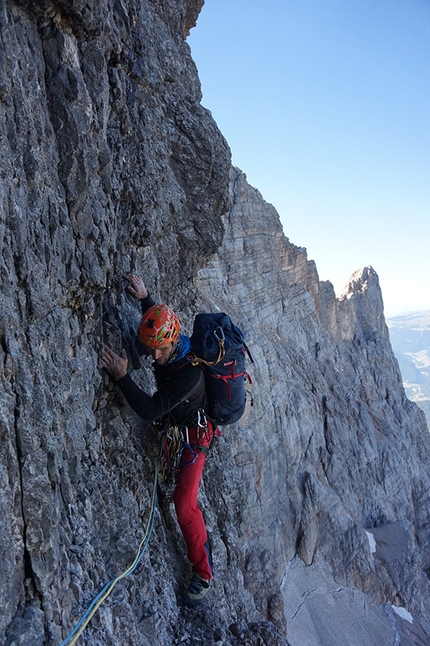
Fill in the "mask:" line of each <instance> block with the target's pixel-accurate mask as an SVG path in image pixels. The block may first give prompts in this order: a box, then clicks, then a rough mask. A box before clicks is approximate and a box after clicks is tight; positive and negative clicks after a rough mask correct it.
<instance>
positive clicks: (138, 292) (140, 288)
mask: <svg viewBox="0 0 430 646" xmlns="http://www.w3.org/2000/svg"><path fill="white" fill-rule="evenodd" d="M125 278H126V279H127V280H128V282H129V283H130V285H128V287H127V289H128V291H129V292H130V294H133V296H135V297H136V298H138V299H139V300H142V298H146V297H147V296H148V290H147V289H146V287H145V283H144V282H143V280H142V278H141V276H139V275H138V274H127V276H125Z"/></svg>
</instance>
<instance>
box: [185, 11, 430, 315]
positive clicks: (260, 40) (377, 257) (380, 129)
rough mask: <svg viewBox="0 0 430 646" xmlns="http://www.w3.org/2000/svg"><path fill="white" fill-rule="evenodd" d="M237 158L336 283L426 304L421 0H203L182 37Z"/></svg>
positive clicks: (397, 306) (429, 160) (429, 266)
mask: <svg viewBox="0 0 430 646" xmlns="http://www.w3.org/2000/svg"><path fill="white" fill-rule="evenodd" d="M188 43H189V45H190V46H191V50H192V54H193V58H194V60H195V62H196V65H197V68H198V70H199V75H200V80H201V82H202V91H203V101H202V103H203V105H204V106H205V107H207V108H208V109H209V110H211V112H212V114H213V116H214V118H215V120H216V122H217V123H218V126H219V127H220V129H221V131H222V132H223V134H224V136H225V137H226V139H227V141H228V143H229V145H230V147H231V150H232V156H233V163H234V164H235V165H236V166H238V167H239V168H240V169H241V170H242V171H244V172H245V173H246V175H247V178H248V181H249V183H250V184H252V185H253V186H255V187H256V188H258V189H259V190H260V192H261V193H262V195H263V197H264V199H265V200H266V201H267V202H270V203H272V204H273V205H274V206H275V208H276V209H277V211H278V213H279V215H280V218H281V221H282V224H283V227H284V232H285V235H286V236H287V237H288V238H289V239H290V241H291V242H293V243H294V244H296V245H298V246H301V247H306V248H307V251H308V257H309V258H310V259H313V260H315V262H316V265H317V268H318V273H319V276H320V279H321V280H330V281H331V282H332V283H333V285H334V287H335V289H336V292H340V291H341V289H342V287H343V286H344V285H345V283H346V282H347V281H348V279H349V277H350V276H351V274H352V273H353V272H354V271H355V270H356V269H359V268H361V267H364V266H366V265H372V267H373V268H374V269H375V270H376V272H377V273H378V275H379V278H380V282H381V287H382V293H383V298H384V304H385V313H386V315H387V316H392V315H395V314H398V313H400V312H404V311H411V310H422V309H427V310H430V2H429V0H377V1H375V0H206V2H205V5H204V7H203V9H202V12H201V14H200V17H199V19H198V23H197V27H196V28H195V29H193V30H192V31H191V35H190V37H189V38H188Z"/></svg>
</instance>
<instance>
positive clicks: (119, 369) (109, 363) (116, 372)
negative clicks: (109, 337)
mask: <svg viewBox="0 0 430 646" xmlns="http://www.w3.org/2000/svg"><path fill="white" fill-rule="evenodd" d="M102 365H103V368H106V370H107V371H108V373H109V374H110V375H112V377H113V378H114V379H115V381H118V379H121V377H124V376H125V375H126V374H127V365H128V359H127V354H126V352H125V350H122V352H121V356H119V355H118V354H115V352H114V351H113V350H111V349H110V348H108V347H107V346H106V345H105V347H104V352H103V356H102Z"/></svg>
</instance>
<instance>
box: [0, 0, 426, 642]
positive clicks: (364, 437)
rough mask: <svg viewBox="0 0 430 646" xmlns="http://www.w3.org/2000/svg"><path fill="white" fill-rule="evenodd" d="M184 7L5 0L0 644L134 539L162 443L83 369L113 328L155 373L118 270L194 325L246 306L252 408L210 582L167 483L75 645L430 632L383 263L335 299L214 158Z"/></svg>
mask: <svg viewBox="0 0 430 646" xmlns="http://www.w3.org/2000/svg"><path fill="white" fill-rule="evenodd" d="M202 4H203V3H202V0H188V1H187V0H175V1H173V0H97V1H96V2H93V3H88V2H86V1H85V0H71V1H70V0H69V1H67V2H66V1H65V0H52V1H51V0H44V1H43V2H40V1H39V2H33V1H32V0H16V1H12V0H0V25H1V32H0V38H1V48H0V56H1V65H0V111H1V120H0V155H1V167H0V200H1V210H0V213H1V228H0V232H1V242H2V256H1V274H0V279H1V294H2V298H1V310H0V315H1V322H0V326H1V327H0V339H1V344H0V359H1V364H2V368H3V370H2V374H1V386H2V397H1V405H0V414H1V426H0V429H1V443H0V465H1V467H0V477H1V502H2V511H3V513H2V520H1V523H0V546H1V560H0V563H1V565H0V568H1V577H0V598H1V608H2V612H1V615H0V643H1V644H4V645H5V646H6V645H7V646H13V645H15V644H25V645H28V646H42V645H50V646H51V645H54V644H59V643H60V642H61V640H62V639H64V638H65V637H66V635H67V634H68V632H69V631H70V629H71V628H72V627H73V626H74V625H75V624H76V622H77V620H78V619H79V617H80V616H81V614H82V613H83V612H84V611H85V610H86V608H87V607H88V605H89V603H90V602H91V600H92V599H93V598H94V597H95V595H96V594H97V593H98V592H100V590H101V589H102V588H103V586H104V584H105V583H106V582H107V581H108V580H110V579H111V578H112V577H114V576H116V575H117V574H119V573H120V572H122V571H123V570H124V569H125V568H126V567H127V566H128V565H129V564H130V563H131V562H132V561H133V558H134V556H135V553H136V550H137V548H138V545H139V543H140V540H141V538H142V536H143V533H144V528H145V524H146V520H147V517H148V513H149V508H150V501H151V495H152V482H153V474H154V459H155V456H156V452H157V447H156V439H155V437H154V434H153V431H152V428H151V426H150V425H146V424H144V423H142V421H141V420H139V418H137V416H135V415H134V413H133V412H132V411H130V408H129V407H128V406H127V405H126V404H125V403H124V401H123V400H122V398H121V396H120V395H119V394H118V392H117V391H116V389H115V387H114V386H113V385H112V384H111V382H110V381H109V379H108V378H107V376H106V375H105V374H103V372H102V370H101V368H100V362H99V356H100V351H101V348H102V345H103V343H104V342H107V343H109V344H110V345H112V346H113V347H115V348H117V349H120V347H121V345H122V344H124V346H125V347H126V349H127V350H128V352H129V355H130V359H131V362H130V363H131V369H134V370H136V373H135V376H136V378H138V379H140V380H141V383H142V384H143V385H144V386H146V387H148V388H149V387H151V381H150V371H149V369H148V367H147V365H146V364H145V363H144V362H142V366H141V367H140V364H139V359H138V357H136V356H135V355H134V353H133V345H132V338H133V334H134V331H135V328H136V323H137V322H138V320H139V312H138V309H137V308H136V306H135V303H133V302H132V299H131V298H130V297H129V296H127V295H126V293H125V291H124V287H125V285H124V282H125V281H124V280H123V279H122V276H123V275H124V274H125V273H126V272H128V271H130V270H132V271H133V270H138V271H139V272H141V273H142V274H143V275H144V276H145V279H146V281H147V283H148V285H149V287H150V289H151V291H152V293H153V294H154V295H157V294H160V295H161V296H162V297H163V299H165V300H168V301H169V302H170V303H171V305H172V306H173V307H175V308H176V310H177V311H178V313H179V314H180V315H181V318H182V320H183V323H184V326H185V328H186V329H188V330H189V329H190V326H191V322H192V318H193V316H194V314H195V313H196V312H197V311H202V310H205V309H208V308H209V309H216V308H219V309H223V310H226V311H228V312H229V313H230V314H231V315H232V316H233V317H234V318H235V319H236V320H237V321H238V323H239V324H240V325H241V326H242V327H243V329H244V330H245V332H246V334H247V338H248V342H249V345H250V347H251V351H252V353H253V356H254V360H255V363H254V364H253V366H252V368H251V371H252V374H253V378H254V384H253V386H252V389H253V406H251V405H250V406H249V407H248V408H247V411H246V414H245V416H244V418H243V419H242V420H241V422H240V424H238V425H235V426H233V427H229V428H228V429H227V428H226V429H225V430H224V433H223V438H222V439H221V440H220V442H219V445H218V446H217V448H216V449H214V451H213V455H212V458H211V459H210V460H209V461H208V465H207V469H206V473H205V477H204V482H203V486H202V492H201V501H202V507H203V509H204V512H205V516H206V519H207V524H208V529H209V532H210V535H211V546H212V551H213V559H214V564H215V569H216V577H215V584H214V588H213V590H212V591H211V598H210V600H208V602H207V603H206V602H205V603H204V604H202V607H200V608H198V609H197V610H194V611H192V610H186V609H184V608H182V607H181V606H180V605H179V604H178V602H177V595H178V594H179V593H180V591H181V589H182V586H183V584H184V581H186V579H187V576H188V570H187V569H188V565H187V562H186V559H185V556H184V549H183V543H182V538H181V535H180V533H179V532H178V530H177V526H176V521H175V518H174V512H173V509H171V508H170V506H169V504H168V503H166V502H165V501H163V500H162V499H160V500H159V505H158V507H157V511H156V517H155V524H154V530H153V533H152V536H151V541H150V544H149V547H148V549H147V552H146V553H145V556H144V558H143V559H142V562H141V563H140V565H139V567H138V569H137V571H136V572H135V573H134V574H133V575H131V576H130V577H129V578H127V579H125V580H124V581H122V582H121V583H120V584H118V586H117V588H116V589H115V591H114V592H113V593H112V595H111V596H110V597H109V599H108V600H107V601H106V602H105V603H104V604H103V605H102V606H101V608H100V610H99V612H98V613H97V614H96V616H95V617H94V618H93V619H92V621H91V623H90V625H89V626H88V628H87V630H86V632H85V634H84V636H83V637H82V638H81V639H82V643H86V644H91V645H92V646H96V645H97V646H101V645H109V644H112V645H113V644H115V645H119V644H120V645H121V646H123V645H124V646H126V645H141V646H146V645H148V646H149V645H153V644H160V645H169V644H176V643H177V644H179V643H182V644H190V645H191V644H215V643H218V644H226V645H228V644H232V645H233V644H240V643H245V644H267V645H272V644H287V643H290V644H292V646H295V645H296V644H297V645H298V644H300V645H303V644H306V646H313V645H314V644H315V646H316V645H321V646H336V645H337V644H339V645H342V646H345V644H351V645H352V644H354V645H357V646H361V645H363V646H364V644H372V645H373V644H375V646H376V645H378V646H379V645H380V644H382V643H383V644H393V645H394V644H397V643H400V640H403V641H401V643H402V644H426V643H429V641H430V628H429V617H430V608H429V602H428V599H429V592H430V590H429V587H430V582H429V572H430V555H429V545H430V536H429V532H430V518H429V515H430V511H429V509H430V505H429V491H430V477H429V474H428V462H429V455H430V442H429V436H428V432H427V429H426V426H425V422H424V420H423V414H422V413H421V412H420V411H419V409H418V408H417V407H416V406H415V405H414V404H412V403H411V402H409V401H408V400H407V399H406V397H405V394H404V391H403V387H402V384H401V379H400V375H399V370H398V366H397V363H396V361H395V359H394V357H393V354H392V351H391V347H390V344H389V340H388V334H387V329H386V326H385V321H384V316H383V307H382V298H381V293H380V290H379V285H378V279H377V276H376V274H375V272H374V271H373V270H372V269H371V268H365V269H364V270H361V271H360V272H357V274H355V275H354V276H353V277H352V279H351V282H350V283H349V285H348V287H347V290H346V291H345V293H344V294H343V295H342V296H341V297H340V298H339V299H336V297H335V295H334V292H333V289H332V286H331V285H330V283H322V282H320V281H319V279H318V275H317V271H316V268H315V265H314V263H313V262H310V261H308V260H307V257H306V251H305V249H303V248H298V247H296V246H294V245H293V244H291V243H290V242H289V241H288V239H287V238H285V237H284V235H283V232H282V229H281V226H280V223H279V218H278V216H277V214H276V212H275V210H274V209H273V208H272V207H271V206H270V205H268V204H266V203H265V202H264V200H263V199H262V198H261V196H260V195H259V193H258V191H256V190H255V189H253V188H251V187H250V186H248V184H247V182H246V179H245V176H244V175H243V174H242V173H241V172H240V171H238V170H237V169H232V168H231V164H230V153H229V149H228V146H227V144H226V142H225V140H224V139H223V137H222V135H221V134H220V132H219V131H218V129H217V127H216V124H215V123H214V121H213V119H212V117H211V115H210V113H209V112H208V111H207V110H205V109H204V108H203V107H202V106H201V105H200V100H201V93H200V87H199V81H198V77H197V72H196V69H195V66H194V64H193V61H192V59H191V57H190V51H189V47H188V45H187V43H186V41H185V40H184V38H185V37H186V35H187V33H188V31H189V29H190V28H191V27H192V26H193V25H194V23H195V21H196V19H197V16H198V12H199V10H200V8H201V5H202ZM303 242H306V241H303ZM138 369H139V370H138ZM137 370H138V372H137ZM393 605H394V606H395V607H396V609H397V612H395V611H394V610H393V607H392V606H393ZM399 607H401V608H404V610H398V608H399ZM398 613H400V614H398ZM407 613H410V614H407ZM411 620H412V623H411ZM357 625H358V626H360V629H359V630H357V628H356V626H357ZM426 640H427V641H426Z"/></svg>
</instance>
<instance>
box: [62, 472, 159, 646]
mask: <svg viewBox="0 0 430 646" xmlns="http://www.w3.org/2000/svg"><path fill="white" fill-rule="evenodd" d="M158 472H159V469H158V464H157V465H156V468H155V477H154V487H153V492H152V500H151V507H150V512H149V519H148V523H147V526H146V530H145V534H144V536H143V538H142V540H141V542H140V545H139V549H138V550H137V554H136V557H135V559H134V561H133V563H132V564H131V565H130V566H129V567H128V568H127V569H126V570H124V572H122V574H119V575H118V576H116V577H115V578H114V579H112V580H111V581H109V582H108V583H106V585H105V586H104V588H103V589H102V590H101V591H100V592H99V594H98V595H97V596H96V597H95V599H94V600H93V601H92V602H91V604H90V606H89V608H88V609H87V610H86V611H85V612H84V614H83V615H82V617H81V618H80V620H79V621H78V623H77V624H76V626H75V627H74V628H73V630H72V631H71V632H70V633H69V634H68V636H67V637H66V639H64V640H63V641H62V642H61V644H60V646H73V644H76V642H77V641H78V639H79V637H80V636H81V635H82V633H83V632H84V630H85V628H86V627H87V625H88V623H89V622H90V620H91V619H92V617H93V616H94V615H95V613H96V612H97V610H98V609H99V607H100V606H101V604H102V603H103V601H105V600H106V599H107V598H108V596H109V595H110V593H111V592H112V590H113V589H114V587H115V586H116V584H117V583H118V581H121V579H125V577H127V576H129V575H130V574H131V573H132V572H134V570H135V569H136V567H137V566H138V564H139V562H140V560H141V559H142V556H143V554H144V552H145V550H146V548H147V546H148V543H149V539H150V537H151V533H152V529H153V527H154V518H155V510H156V506H157V502H156V500H157V496H156V494H157V483H158Z"/></svg>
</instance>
